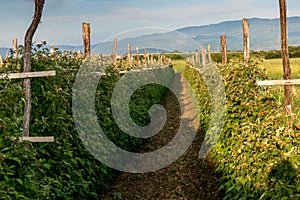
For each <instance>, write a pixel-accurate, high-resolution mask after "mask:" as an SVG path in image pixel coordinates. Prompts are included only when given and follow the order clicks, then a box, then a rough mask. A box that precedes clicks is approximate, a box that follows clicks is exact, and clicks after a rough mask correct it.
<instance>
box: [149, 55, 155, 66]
mask: <svg viewBox="0 0 300 200" xmlns="http://www.w3.org/2000/svg"><path fill="white" fill-rule="evenodd" d="M150 62H151V64H153V63H154V58H153V54H151V60H150Z"/></svg>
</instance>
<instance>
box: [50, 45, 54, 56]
mask: <svg viewBox="0 0 300 200" xmlns="http://www.w3.org/2000/svg"><path fill="white" fill-rule="evenodd" d="M54 53H55V50H54V46H53V45H51V46H50V55H51V56H54Z"/></svg>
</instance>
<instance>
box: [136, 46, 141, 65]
mask: <svg viewBox="0 0 300 200" xmlns="http://www.w3.org/2000/svg"><path fill="white" fill-rule="evenodd" d="M135 51H136V59H137V63H138V65H139V64H140V53H139V48H138V47H136V48H135Z"/></svg>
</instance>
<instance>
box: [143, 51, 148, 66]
mask: <svg viewBox="0 0 300 200" xmlns="http://www.w3.org/2000/svg"><path fill="white" fill-rule="evenodd" d="M144 61H145V62H144V64H148V58H147V49H144Z"/></svg>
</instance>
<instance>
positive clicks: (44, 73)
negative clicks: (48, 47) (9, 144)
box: [0, 71, 56, 142]
mask: <svg viewBox="0 0 300 200" xmlns="http://www.w3.org/2000/svg"><path fill="white" fill-rule="evenodd" d="M55 74H56V73H55V71H41V72H23V73H11V74H0V79H2V80H3V79H24V78H37V77H46V76H55ZM23 128H24V127H23ZM21 141H30V142H54V137H53V136H48V137H29V136H28V137H25V136H23V137H22V138H21Z"/></svg>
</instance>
